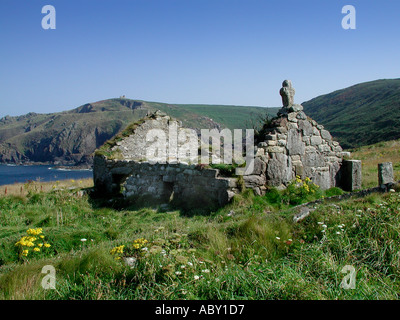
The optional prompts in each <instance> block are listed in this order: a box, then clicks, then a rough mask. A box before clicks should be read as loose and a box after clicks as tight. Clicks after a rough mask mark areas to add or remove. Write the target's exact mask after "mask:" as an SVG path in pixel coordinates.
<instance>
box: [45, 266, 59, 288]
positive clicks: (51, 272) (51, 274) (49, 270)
mask: <svg viewBox="0 0 400 320" xmlns="http://www.w3.org/2000/svg"><path fill="white" fill-rule="evenodd" d="M42 273H44V274H46V275H45V276H44V277H43V279H42V283H41V285H42V288H43V289H45V290H48V289H55V288H56V269H55V268H54V267H53V266H52V265H46V266H44V267H43V268H42Z"/></svg>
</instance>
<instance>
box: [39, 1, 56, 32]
mask: <svg viewBox="0 0 400 320" xmlns="http://www.w3.org/2000/svg"><path fill="white" fill-rule="evenodd" d="M42 13H44V14H46V15H45V16H44V17H43V18H42V28H43V29H44V30H48V29H53V30H54V29H55V28H56V8H54V7H53V6H51V5H49V4H48V5H45V6H43V8H42Z"/></svg>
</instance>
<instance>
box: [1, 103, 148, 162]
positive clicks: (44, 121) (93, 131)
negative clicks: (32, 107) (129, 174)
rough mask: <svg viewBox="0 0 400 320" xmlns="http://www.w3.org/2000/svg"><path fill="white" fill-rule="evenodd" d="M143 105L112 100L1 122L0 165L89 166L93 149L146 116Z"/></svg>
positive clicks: (5, 118)
mask: <svg viewBox="0 0 400 320" xmlns="http://www.w3.org/2000/svg"><path fill="white" fill-rule="evenodd" d="M146 112H147V109H146V108H145V107H143V103H140V102H137V101H134V102H133V101H129V100H128V101H125V99H112V100H109V101H100V102H97V103H93V104H86V105H83V106H81V107H79V108H76V109H74V110H71V111H68V112H61V113H54V114H35V113H30V114H27V115H24V116H20V117H4V118H2V119H1V120H0V162H3V163H28V162H45V163H55V164H74V165H82V164H86V165H87V164H91V163H92V161H93V160H92V159H93V157H92V154H93V152H94V150H96V148H98V147H100V146H101V145H102V144H103V143H104V142H105V141H107V140H108V139H110V138H112V137H113V136H114V135H115V134H117V133H118V132H119V131H120V130H121V129H122V128H123V127H125V126H126V125H127V124H128V123H129V122H131V121H134V120H136V119H138V118H140V117H142V116H143V115H145V114H146Z"/></svg>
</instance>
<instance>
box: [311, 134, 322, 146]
mask: <svg viewBox="0 0 400 320" xmlns="http://www.w3.org/2000/svg"><path fill="white" fill-rule="evenodd" d="M310 142H311V145H312V146H317V145H320V144H322V139H321V137H320V136H312V137H311V141H310Z"/></svg>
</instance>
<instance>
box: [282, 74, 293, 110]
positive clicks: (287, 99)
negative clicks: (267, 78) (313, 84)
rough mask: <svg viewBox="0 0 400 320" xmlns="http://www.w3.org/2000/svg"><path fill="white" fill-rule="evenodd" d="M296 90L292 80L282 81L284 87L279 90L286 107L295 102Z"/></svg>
mask: <svg viewBox="0 0 400 320" xmlns="http://www.w3.org/2000/svg"><path fill="white" fill-rule="evenodd" d="M295 92H296V91H295V90H294V88H293V87H292V81H290V80H285V81H283V83H282V88H281V90H280V91H279V93H280V95H281V97H282V104H283V107H284V108H289V107H291V106H292V105H293V104H294V94H295Z"/></svg>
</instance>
